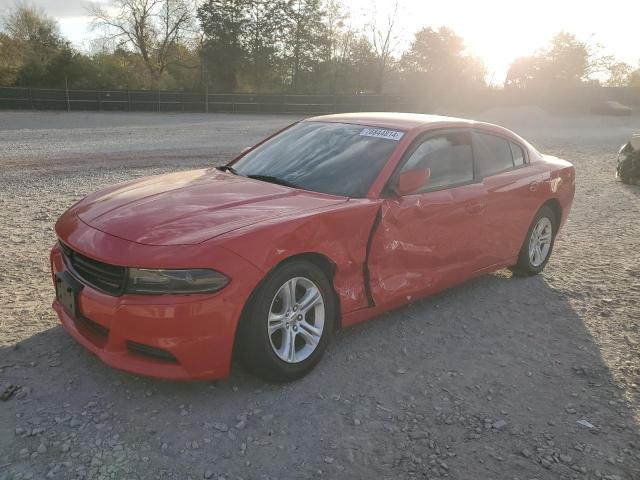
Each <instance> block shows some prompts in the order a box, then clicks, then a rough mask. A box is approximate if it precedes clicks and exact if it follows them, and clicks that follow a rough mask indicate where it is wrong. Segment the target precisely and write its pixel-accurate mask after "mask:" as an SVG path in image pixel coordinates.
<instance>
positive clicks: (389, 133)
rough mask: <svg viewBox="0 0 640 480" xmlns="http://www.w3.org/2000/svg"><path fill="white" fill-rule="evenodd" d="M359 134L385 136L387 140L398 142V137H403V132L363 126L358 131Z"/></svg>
mask: <svg viewBox="0 0 640 480" xmlns="http://www.w3.org/2000/svg"><path fill="white" fill-rule="evenodd" d="M360 135H362V136H364V137H376V138H386V139H387V140H393V141H395V142H399V141H400V139H401V138H402V137H404V132H398V131H397V130H387V129H385V128H365V129H364V130H362V131H361V132H360Z"/></svg>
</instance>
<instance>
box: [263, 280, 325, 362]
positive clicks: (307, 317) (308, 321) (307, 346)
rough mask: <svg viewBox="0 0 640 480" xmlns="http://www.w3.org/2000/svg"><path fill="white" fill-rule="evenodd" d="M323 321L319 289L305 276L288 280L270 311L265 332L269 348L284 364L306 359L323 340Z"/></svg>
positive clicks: (322, 300)
mask: <svg viewBox="0 0 640 480" xmlns="http://www.w3.org/2000/svg"><path fill="white" fill-rule="evenodd" d="M324 320H325V305H324V299H323V298H322V293H321V292H320V289H319V288H318V286H317V285H316V284H315V283H313V282H312V281H311V280H309V279H308V278H305V277H294V278H291V279H289V280H287V282H285V283H284V285H282V286H281V287H280V288H279V289H278V291H277V292H276V294H275V296H274V297H273V300H272V301H271V307H270V308H269V318H268V322H267V323H268V325H267V329H268V335H269V341H270V342H271V348H272V349H273V351H274V353H275V354H276V355H277V356H278V358H280V360H283V361H284V362H287V363H300V362H302V361H304V360H306V359H307V358H309V356H310V355H311V354H312V353H313V352H314V351H315V349H316V347H317V346H318V343H319V342H320V339H321V338H322V332H323V329H324Z"/></svg>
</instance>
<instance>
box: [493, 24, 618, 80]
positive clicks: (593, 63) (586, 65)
mask: <svg viewBox="0 0 640 480" xmlns="http://www.w3.org/2000/svg"><path fill="white" fill-rule="evenodd" d="M599 50H600V47H599V46H598V45H596V46H592V45H590V44H589V43H587V42H582V41H580V40H578V39H577V38H576V37H575V35H573V34H571V33H567V32H560V33H557V34H556V35H555V36H554V37H553V38H552V39H551V41H550V43H549V46H548V47H546V48H543V49H541V50H539V51H538V52H537V53H536V54H535V55H533V56H532V57H525V58H519V59H517V60H515V61H514V62H513V63H512V65H511V68H510V69H509V73H508V74H507V81H506V86H509V87H532V86H533V87H544V88H548V87H558V86H565V87H566V86H575V85H578V84H581V83H585V82H587V81H589V80H591V79H592V78H593V75H594V74H596V73H600V72H603V71H605V70H606V69H607V67H608V65H610V64H611V62H612V60H613V59H612V57H611V56H602V55H600V54H599Z"/></svg>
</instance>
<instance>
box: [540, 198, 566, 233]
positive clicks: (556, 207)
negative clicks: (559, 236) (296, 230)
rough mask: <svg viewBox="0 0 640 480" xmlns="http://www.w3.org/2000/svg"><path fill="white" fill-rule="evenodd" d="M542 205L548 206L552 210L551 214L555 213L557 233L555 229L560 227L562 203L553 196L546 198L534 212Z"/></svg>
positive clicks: (542, 206)
mask: <svg viewBox="0 0 640 480" xmlns="http://www.w3.org/2000/svg"><path fill="white" fill-rule="evenodd" d="M544 207H549V208H550V209H551V211H552V212H553V214H554V215H555V217H556V224H555V227H556V233H557V230H558V229H559V228H560V224H561V223H562V205H561V204H560V200H558V199H557V198H555V197H554V198H550V199H548V200H547V201H545V202H544V203H543V204H542V205H540V208H538V210H537V211H536V214H537V213H538V212H539V211H540V210H541V209H542V208H544Z"/></svg>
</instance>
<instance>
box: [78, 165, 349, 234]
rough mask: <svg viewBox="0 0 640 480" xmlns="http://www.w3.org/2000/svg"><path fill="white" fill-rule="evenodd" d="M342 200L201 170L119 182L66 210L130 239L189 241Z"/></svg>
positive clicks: (89, 222) (87, 222)
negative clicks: (123, 182)
mask: <svg viewBox="0 0 640 480" xmlns="http://www.w3.org/2000/svg"><path fill="white" fill-rule="evenodd" d="M345 201H347V199H346V198H344V197H335V196H332V195H325V194H320V193H314V192H308V191H304V190H298V189H294V188H289V187H284V186H280V185H275V184H272V183H267V182H262V181H258V180H253V179H249V178H246V177H240V176H236V175H232V174H230V173H225V172H221V171H219V170H216V169H202V170H193V171H188V172H180V173H174V174H169V175H161V176H156V177H148V178H145V179H140V180H135V181H132V182H128V183H125V184H121V185H117V186H115V187H111V188H108V189H106V190H102V191H99V192H96V193H94V194H91V195H89V196H88V197H86V198H85V199H83V200H82V201H80V202H79V203H78V204H76V205H75V206H74V207H73V208H72V209H71V211H70V212H69V213H70V214H76V215H77V216H78V217H79V218H80V220H82V221H83V222H84V223H86V224H88V225H89V226H91V227H93V228H95V229H98V230H100V231H102V232H105V233H108V234H110V235H114V236H116V237H119V238H123V239H125V240H130V241H132V242H137V243H142V244H148V245H192V244H197V243H201V242H204V241H206V240H209V239H211V238H213V237H216V236H219V235H222V234H224V233H227V232H230V231H232V230H235V229H238V228H242V227H246V226H249V225H252V224H255V223H258V222H263V221H267V220H271V219H274V218H278V217H284V216H288V215H293V214H299V213H303V212H308V211H311V210H316V209H321V208H324V207H329V206H332V205H335V204H339V203H343V202H345Z"/></svg>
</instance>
